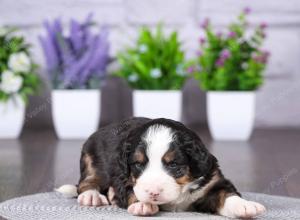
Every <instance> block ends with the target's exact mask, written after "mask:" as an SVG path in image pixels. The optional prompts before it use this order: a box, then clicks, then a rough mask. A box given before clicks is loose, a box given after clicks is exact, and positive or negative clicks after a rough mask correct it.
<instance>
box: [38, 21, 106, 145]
mask: <svg viewBox="0 0 300 220" xmlns="http://www.w3.org/2000/svg"><path fill="white" fill-rule="evenodd" d="M44 26H45V29H46V33H47V35H46V36H45V37H40V42H41V45H42V47H43V50H44V54H45V59H46V63H47V72H48V75H49V78H50V79H51V82H52V87H53V90H52V116H53V121H54V127H55V130H56V133H57V135H58V137H59V138H61V139H81V138H87V137H88V136H89V135H90V134H91V133H92V132H94V131H96V130H97V128H98V124H99V120H100V99H101V93H100V84H101V82H102V81H103V80H104V79H105V76H106V67H107V63H108V58H109V57H108V51H109V43H108V39H107V38H108V32H107V29H106V28H102V29H101V30H100V31H97V27H96V26H95V25H94V23H93V22H92V20H91V16H88V17H87V19H86V20H85V21H84V22H83V23H80V22H77V21H75V20H71V22H70V30H69V33H67V34H65V32H64V31H63V28H62V24H61V21H60V20H59V19H56V20H54V21H53V22H51V23H50V22H45V24H44ZM93 28H95V29H96V30H94V29H93Z"/></svg>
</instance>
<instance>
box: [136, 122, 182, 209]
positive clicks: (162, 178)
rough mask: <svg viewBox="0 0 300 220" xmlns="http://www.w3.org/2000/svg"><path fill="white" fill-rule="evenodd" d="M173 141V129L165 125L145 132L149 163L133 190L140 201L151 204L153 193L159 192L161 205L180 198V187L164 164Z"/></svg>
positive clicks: (152, 127) (153, 126) (144, 137)
mask: <svg viewBox="0 0 300 220" xmlns="http://www.w3.org/2000/svg"><path fill="white" fill-rule="evenodd" d="M172 140H173V132H172V129H171V128H169V127H166V126H163V125H152V126H150V127H149V128H148V129H147V131H146V132H145V134H144V136H143V141H144V142H145V143H146V155H147V157H148V163H147V165H146V168H145V170H144V171H143V173H142V174H141V176H140V177H138V179H137V182H136V185H135V186H134V188H133V190H134V192H135V195H136V197H137V198H138V200H139V201H144V202H149V199H150V197H149V193H151V192H154V193H156V192H159V198H158V201H159V202H161V203H160V204H163V203H167V202H170V201H174V200H175V199H176V198H177V197H178V196H179V193H180V186H179V185H178V184H177V183H176V181H175V179H174V178H173V177H172V176H170V174H169V173H168V172H167V170H166V169H165V168H164V166H163V164H162V158H163V156H164V155H165V153H166V152H167V151H168V150H169V147H170V143H171V142H172Z"/></svg>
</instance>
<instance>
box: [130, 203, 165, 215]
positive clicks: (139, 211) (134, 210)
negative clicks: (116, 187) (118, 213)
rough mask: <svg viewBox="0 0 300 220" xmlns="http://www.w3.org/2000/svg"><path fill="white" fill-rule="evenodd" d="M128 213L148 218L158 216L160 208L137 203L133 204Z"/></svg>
mask: <svg viewBox="0 0 300 220" xmlns="http://www.w3.org/2000/svg"><path fill="white" fill-rule="evenodd" d="M127 211H128V212H129V213H130V214H132V215H140V216H147V215H154V214H156V213H157V212H158V211H159V208H158V206H157V205H153V204H150V203H143V202H136V203H133V204H131V205H130V206H129V207H128V209H127Z"/></svg>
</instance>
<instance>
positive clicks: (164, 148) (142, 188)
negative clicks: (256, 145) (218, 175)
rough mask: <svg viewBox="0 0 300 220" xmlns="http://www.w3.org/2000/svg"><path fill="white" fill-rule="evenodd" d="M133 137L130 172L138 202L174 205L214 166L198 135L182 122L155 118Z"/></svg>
mask: <svg viewBox="0 0 300 220" xmlns="http://www.w3.org/2000/svg"><path fill="white" fill-rule="evenodd" d="M131 136H132V137H134V138H131V141H132V142H131V143H128V144H129V145H130V146H131V147H130V149H131V150H130V151H129V155H128V170H129V173H130V178H131V179H132V182H133V185H134V186H133V190H134V193H135V196H136V197H137V199H138V200H139V201H142V202H148V203H152V204H166V203H170V202H173V201H175V200H176V199H177V198H178V197H179V196H180V194H181V193H182V192H183V188H184V187H185V186H187V185H188V184H191V183H192V182H193V181H195V180H196V179H198V178H199V177H201V176H204V175H206V173H207V172H210V170H211V167H212V165H213V161H212V159H213V158H212V157H211V155H210V154H209V153H208V152H207V150H206V149H205V147H204V146H203V144H202V142H201V140H200V139H199V138H198V136H197V135H196V134H195V133H194V132H192V131H191V130H189V129H187V128H186V127H184V126H183V125H182V124H181V123H178V122H174V121H171V120H167V119H156V120H153V121H152V122H150V123H148V124H146V125H145V126H144V127H143V128H140V131H139V132H137V131H135V132H133V133H132V134H131Z"/></svg>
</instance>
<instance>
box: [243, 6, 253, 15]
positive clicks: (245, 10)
mask: <svg viewBox="0 0 300 220" xmlns="http://www.w3.org/2000/svg"><path fill="white" fill-rule="evenodd" d="M251 11H252V10H251V8H250V7H245V8H244V10H243V12H244V14H246V15H248V14H250V13H251Z"/></svg>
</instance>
